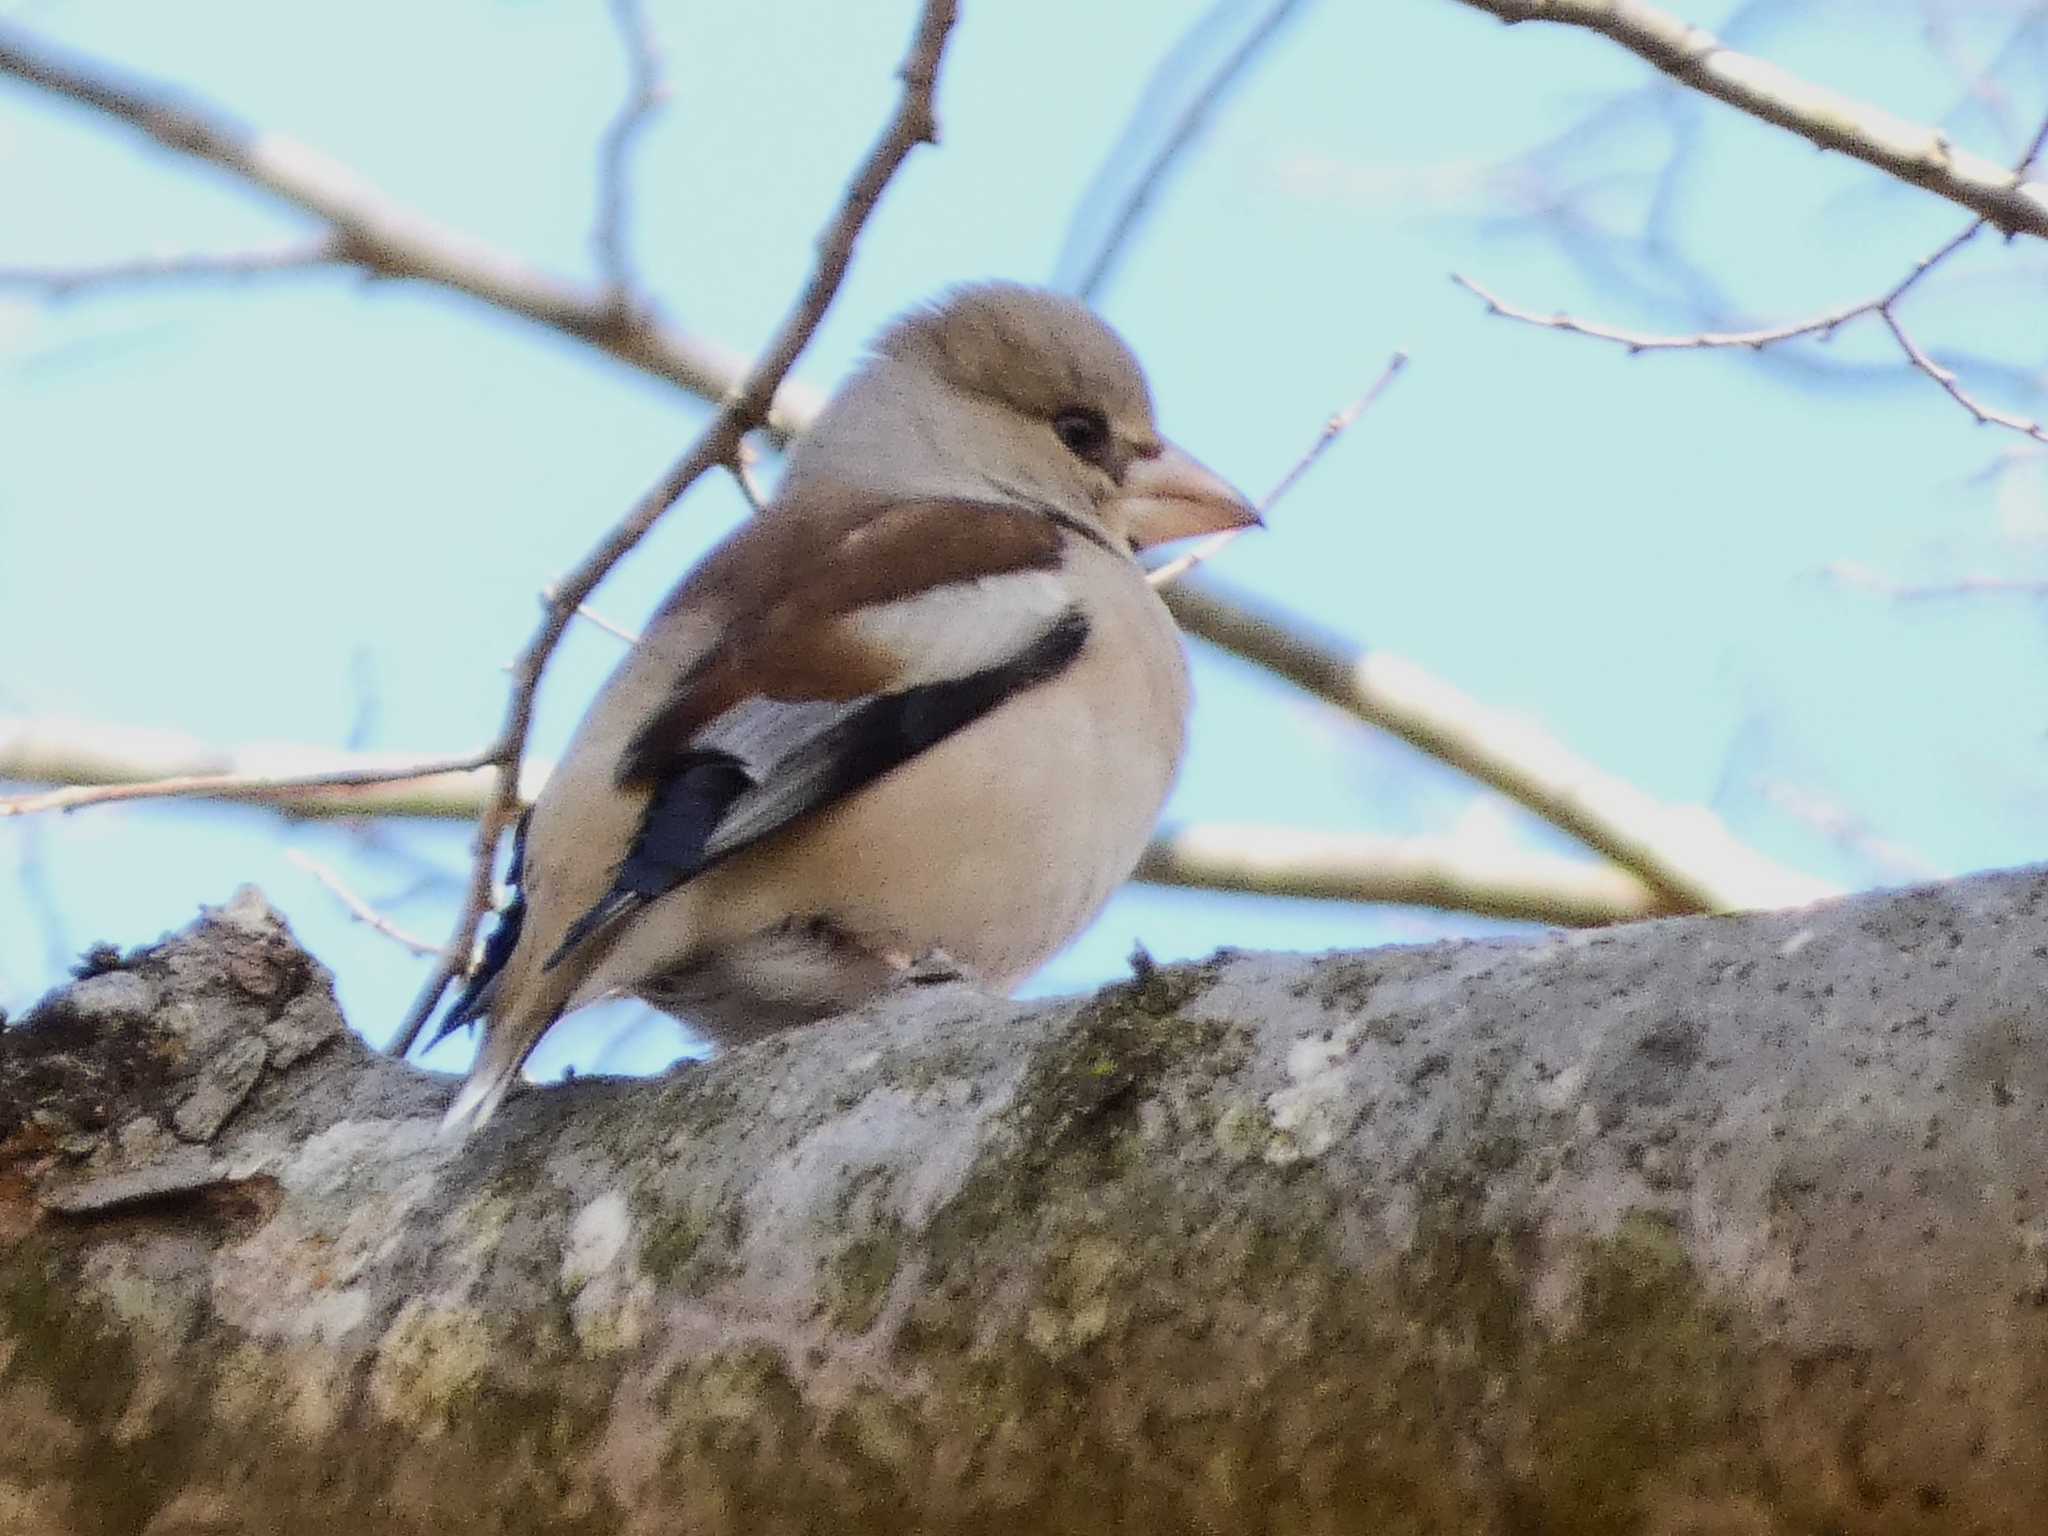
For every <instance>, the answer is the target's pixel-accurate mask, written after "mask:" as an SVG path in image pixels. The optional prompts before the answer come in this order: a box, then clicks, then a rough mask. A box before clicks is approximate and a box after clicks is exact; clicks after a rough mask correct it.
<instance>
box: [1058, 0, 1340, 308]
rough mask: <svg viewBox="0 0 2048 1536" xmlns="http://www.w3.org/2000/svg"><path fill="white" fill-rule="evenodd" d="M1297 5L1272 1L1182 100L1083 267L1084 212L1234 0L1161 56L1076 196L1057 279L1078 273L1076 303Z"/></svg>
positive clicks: (1088, 293) (1106, 270) (1099, 198)
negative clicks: (1193, 49) (1199, 40)
mask: <svg viewBox="0 0 2048 1536" xmlns="http://www.w3.org/2000/svg"><path fill="white" fill-rule="evenodd" d="M1300 4H1301V0H1275V3H1273V4H1271V5H1269V6H1268V7H1267V8H1266V10H1265V12H1264V14H1262V15H1261V16H1260V17H1259V19H1258V20H1257V21H1256V22H1254V23H1253V24H1252V26H1251V27H1250V29H1249V30H1247V31H1246V32H1245V34H1244V36H1243V37H1242V38H1241V39H1239V41H1238V43H1237V46H1236V47H1234V48H1232V49H1231V50H1230V51H1229V52H1228V53H1226V54H1225V55H1224V56H1223V58H1222V59H1221V60H1219V61H1218V63H1217V65H1216V68H1215V69H1214V70H1213V71H1212V72H1211V73H1210V74H1209V76H1208V77H1207V78H1206V79H1204V80H1203V81H1202V82H1201V83H1200V84H1199V85H1198V86H1196V87H1195V89H1194V90H1193V91H1191V92H1190V93H1189V94H1188V96H1187V98H1186V100H1185V102H1184V103H1183V105H1182V107H1181V109H1180V111H1179V113H1178V114H1177V115H1176V116H1175V118H1174V120H1173V122H1172V124H1171V126H1169V127H1168V129H1167V131H1166V134H1165V136H1164V137H1163V138H1162V139H1161V140H1160V142H1159V146H1158V148H1157V149H1155V150H1154V151H1153V154H1152V157H1151V158H1150V159H1149V160H1148V161H1147V162H1146V163H1145V166H1144V169H1143V170H1141V171H1140V172H1139V173H1138V176H1137V179H1136V180H1135V181H1133V182H1132V183H1131V184H1130V187H1129V189H1128V190H1127V191H1126V192H1125V193H1124V196H1123V199H1122V201H1121V202H1120V203H1119V204H1118V205H1117V207H1116V210H1115V212H1114V213H1113V214H1112V215H1111V217H1110V221H1109V227H1108V229H1107V231H1106V232H1105V233H1104V235H1103V237H1102V240H1101V243H1100V244H1099V245H1097V246H1096V248H1095V251H1094V253H1093V254H1092V255H1091V256H1090V257H1089V258H1088V259H1087V260H1086V261H1085V262H1083V261H1082V260H1081V259H1080V256H1079V254H1078V252H1079V249H1080V245H1079V242H1080V230H1079V226H1080V224H1081V222H1082V218H1083V216H1084V215H1085V213H1086V211H1087V210H1088V209H1089V207H1091V206H1092V205H1096V204H1099V203H1101V202H1104V201H1106V199H1107V198H1108V195H1109V184H1110V183H1112V182H1113V181H1114V180H1115V179H1116V177H1117V175H1118V173H1119V172H1120V170H1121V169H1122V167H1123V165H1124V164H1125V162H1127V161H1128V160H1129V159H1130V158H1131V156H1132V154H1133V153H1134V152H1135V150H1136V148H1137V144H1138V142H1139V140H1140V139H1141V138H1142V136H1143V134H1144V131H1145V129H1146V128H1147V126H1148V119H1149V118H1150V116H1151V113H1152V111H1153V107H1154V103H1155V101H1156V100H1157V99H1158V98H1160V97H1161V96H1164V95H1165V94H1167V91H1168V87H1169V86H1170V85H1171V84H1173V83H1175V81H1176V79H1177V77H1178V76H1179V75H1180V74H1181V72H1182V71H1183V70H1184V69H1185V68H1186V67H1187V65H1186V61H1185V59H1184V54H1185V53H1186V52H1188V51H1190V48H1189V46H1188V45H1190V44H1191V43H1192V42H1193V40H1194V39H1195V38H1196V37H1198V36H1200V35H1201V34H1203V33H1206V32H1207V31H1208V30H1210V28H1212V27H1213V26H1215V25H1216V24H1217V23H1218V22H1219V21H1221V20H1222V19H1223V17H1224V16H1225V14H1226V13H1228V12H1229V11H1230V10H1232V9H1234V8H1235V5H1234V0H1223V3H1222V4H1221V5H1219V6H1218V7H1217V8H1216V9H1214V10H1212V11H1210V12H1209V13H1208V14H1207V15H1205V16H1204V17H1203V18H1202V19H1201V20H1200V21H1199V22H1197V23H1196V26H1195V28H1194V29H1193V30H1192V31H1191V32H1190V33H1189V34H1188V36H1187V38H1185V39H1183V45H1182V46H1180V47H1176V48H1175V49H1173V50H1172V52H1170V53H1169V54H1168V55H1167V58H1166V60H1165V62H1164V63H1162V64H1161V65H1160V67H1159V69H1158V71H1157V72H1156V73H1155V74H1154V75H1153V77H1152V78H1151V79H1150V80H1149V81H1147V82H1146V85H1145V89H1144V92H1143V94H1142V95H1141V96H1140V98H1139V105H1138V110H1137V111H1136V113H1134V114H1133V116H1132V118H1131V120H1130V121H1129V122H1127V123H1125V125H1124V129H1123V132H1122V133H1120V134H1119V135H1118V136H1117V141H1116V145H1115V147H1114V148H1112V149H1111V150H1110V153H1109V156H1108V158H1107V159H1106V160H1105V161H1104V163H1103V166H1102V169H1101V170H1099V171H1097V172H1096V174H1095V180H1094V181H1093V182H1092V183H1091V184H1090V185H1089V188H1088V190H1087V191H1086V192H1085V193H1083V194H1082V198H1081V208H1080V210H1079V211H1078V212H1077V213H1076V215H1075V219H1074V225H1075V227H1074V228H1073V229H1070V230H1069V232H1068V235H1067V240H1066V247H1065V249H1064V250H1063V251H1062V252H1061V254H1060V261H1059V270H1060V271H1061V272H1062V273H1070V272H1073V271H1074V269H1075V268H1076V267H1079V268H1080V272H1079V275H1078V276H1076V277H1075V278H1074V279H1073V280H1072V281H1071V283H1070V284H1068V285H1067V286H1068V288H1069V291H1070V292H1072V293H1074V294H1075V295H1076V296H1077V297H1079V298H1083V299H1088V298H1093V297H1094V296H1095V295H1096V294H1097V293H1098V292H1100V291H1101V289H1102V285H1103V284H1104V283H1105V282H1107V281H1108V279H1109V276H1110V274H1111V273H1112V272H1113V271H1114V270H1115V268H1116V264H1117V262H1118V260H1119V259H1120V258H1121V257H1122V255H1123V252H1124V250H1125V248H1126V247H1127V246H1128V245H1129V243H1130V239H1131V236H1132V235H1133V234H1134V233H1136V231H1137V229H1138V227H1139V226H1140V225H1141V224H1142V223H1143V222H1144V220H1145V215H1146V213H1147V212H1148V211H1149V210H1150V208H1151V206H1152V201H1153V199H1154V198H1155V197H1157V196H1158V195H1159V190H1160V188H1161V187H1163V186H1164V185H1165V183H1166V179H1167V177H1168V175H1169V174H1170V173H1171V171H1172V169H1173V165H1174V162H1175V161H1176V160H1178V159H1179V158H1180V157H1181V155H1182V154H1183V153H1184V152H1185V151H1186V150H1187V149H1188V147H1189V146H1190V145H1192V144H1193V143H1194V142H1195V140H1196V139H1198V138H1199V137H1200V136H1201V132H1202V128H1203V126H1204V124H1206V123H1207V121H1208V119H1209V114H1210V113H1211V112H1213V111H1215V109H1216V108H1217V106H1218V105H1219V104H1221V102H1222V101H1223V100H1224V98H1225V97H1227V96H1228V95H1229V94H1230V91H1231V88H1232V87H1233V86H1234V85H1236V84H1237V83H1238V82H1239V81H1240V80H1241V79H1242V78H1243V77H1244V75H1245V73H1246V71H1247V70H1248V69H1249V68H1250V67H1251V64H1252V62H1253V61H1254V60H1255V59H1257V58H1258V56H1259V55H1260V54H1261V53H1263V52H1264V51H1265V49H1266V46H1267V45H1268V44H1269V43H1271V42H1272V41H1273V39H1274V38H1276V37H1278V36H1279V35H1280V31H1281V29H1282V28H1283V27H1284V26H1285V25H1286V24H1287V22H1288V20H1289V19H1290V18H1291V17H1292V16H1293V15H1294V13H1295V12H1296V11H1297V10H1298V9H1299V8H1300Z"/></svg>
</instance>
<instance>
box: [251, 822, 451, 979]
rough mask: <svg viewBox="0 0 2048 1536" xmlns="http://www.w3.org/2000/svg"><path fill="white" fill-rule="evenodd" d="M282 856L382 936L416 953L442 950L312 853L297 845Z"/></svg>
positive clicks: (424, 954)
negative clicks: (408, 928) (405, 926)
mask: <svg viewBox="0 0 2048 1536" xmlns="http://www.w3.org/2000/svg"><path fill="white" fill-rule="evenodd" d="M284 856H285V857H286V858H288V859H290V860H291V861H292V862H293V863H294V864H296V865H298V866H299V868H301V869H303V870H304V871H305V872H306V873H307V874H309V875H311V876H312V877H313V878H314V879H315V880H318V881H319V882H320V883H321V884H322V885H324V886H326V887H327V889H328V891H329V892H330V893H331V894H332V895H333V897H334V899H335V900H336V901H339V902H340V903H341V904H342V906H343V907H345V908H346V909H347V910H348V915H349V916H350V917H352V918H354V919H355V920H356V921H357V922H359V923H362V924H365V925H366V926H368V927H369V928H371V929H373V930H375V931H376V932H378V933H381V934H383V935H384V937H385V938H387V939H390V940H391V941H392V942H393V943H394V944H398V945H401V946H402V947H404V948H406V949H409V950H411V951H412V952H413V953H414V954H416V955H421V956H438V955H439V954H440V953H441V946H440V945H438V944H435V943H432V942H431V941H429V940H427V939H423V938H421V937H420V936H419V935H418V934H414V933H408V932H407V931H406V930H405V929H403V928H401V927H399V926H398V924H396V923H394V922H393V921H392V920H391V919H390V918H388V917H386V916H385V915H384V914H383V913H382V912H379V911H378V910H377V909H376V908H375V907H373V906H371V905H370V903H368V902H367V901H365V900H363V898H362V897H360V896H358V895H357V894H356V893H355V892H354V891H353V890H351V889H350V888H349V886H348V882H347V881H345V880H343V879H342V878H341V876H340V875H338V874H336V873H335V872H334V871H333V870H331V869H329V868H328V867H327V866H326V865H325V864H322V863H321V862H320V861H319V860H318V859H316V858H314V857H313V856H312V855H311V854H307V853H301V852H300V851H299V850H298V849H296V848H287V849H285V851H284Z"/></svg>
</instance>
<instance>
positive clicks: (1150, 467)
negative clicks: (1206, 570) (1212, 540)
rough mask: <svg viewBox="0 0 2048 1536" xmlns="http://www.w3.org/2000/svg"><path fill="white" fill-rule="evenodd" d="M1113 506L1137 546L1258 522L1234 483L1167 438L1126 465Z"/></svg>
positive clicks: (1142, 547)
mask: <svg viewBox="0 0 2048 1536" xmlns="http://www.w3.org/2000/svg"><path fill="white" fill-rule="evenodd" d="M1117 506H1118V509H1119V511H1120V513H1121V519H1122V522H1123V526H1124V527H1125V528H1127V529H1129V530H1130V538H1131V542H1132V544H1134V545H1135V546H1136V547H1137V548H1139V549H1150V548H1151V547H1152V546H1153V545H1155V544H1170V543H1172V542H1173V541H1174V540H1175V539H1191V538H1193V537H1194V536H1195V535H1196V534H1200V533H1222V532H1224V531H1226V530H1228V529H1233V528H1254V527H1257V526H1258V525H1259V513H1258V509H1257V508H1256V507H1254V506H1253V505H1252V504H1251V503H1250V502H1249V501H1247V500H1245V498H1244V496H1243V494H1242V493H1241V492H1240V491H1239V490H1238V489H1237V487H1235V486H1234V485H1232V484H1231V483H1230V482H1229V481H1228V480H1226V479H1224V478H1223V477H1222V476H1221V475H1219V474H1217V473H1216V471H1214V470H1213V469H1210V468H1208V467H1207V466H1205V465H1204V464H1202V463H1201V462H1200V461H1198V460H1197V459H1195V458H1193V457H1192V456H1190V455H1188V454H1185V453H1182V452H1181V451H1180V449H1178V448H1176V447H1174V446H1173V444H1171V443H1167V444H1166V445H1165V446H1163V447H1162V448H1161V449H1160V451H1159V452H1158V453H1156V454H1154V455H1153V456H1152V457H1151V458H1149V459H1139V460H1137V461H1136V462H1135V463H1133V464H1132V465H1131V467H1130V469H1129V470H1127V471H1126V472H1125V474H1124V484H1123V489H1122V491H1121V492H1119V493H1118V495H1117Z"/></svg>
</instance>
